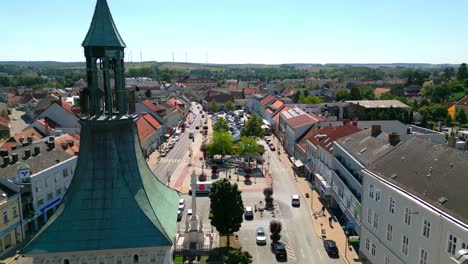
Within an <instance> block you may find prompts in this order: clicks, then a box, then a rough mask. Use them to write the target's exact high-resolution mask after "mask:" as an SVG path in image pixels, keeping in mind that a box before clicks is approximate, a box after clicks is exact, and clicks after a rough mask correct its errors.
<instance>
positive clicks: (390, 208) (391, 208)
mask: <svg viewBox="0 0 468 264" xmlns="http://www.w3.org/2000/svg"><path fill="white" fill-rule="evenodd" d="M388 211H389V212H390V213H391V214H394V213H395V200H393V198H392V197H390V200H389V203H388Z"/></svg>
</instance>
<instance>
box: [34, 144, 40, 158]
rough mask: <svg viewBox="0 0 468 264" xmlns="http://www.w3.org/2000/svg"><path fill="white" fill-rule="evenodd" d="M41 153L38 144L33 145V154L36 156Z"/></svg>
mask: <svg viewBox="0 0 468 264" xmlns="http://www.w3.org/2000/svg"><path fill="white" fill-rule="evenodd" d="M40 153H41V148H40V147H39V146H35V147H34V156H37V155H39V154H40Z"/></svg>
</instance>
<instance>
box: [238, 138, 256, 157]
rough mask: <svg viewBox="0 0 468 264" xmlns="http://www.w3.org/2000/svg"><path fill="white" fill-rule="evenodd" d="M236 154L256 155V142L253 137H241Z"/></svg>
mask: <svg viewBox="0 0 468 264" xmlns="http://www.w3.org/2000/svg"><path fill="white" fill-rule="evenodd" d="M237 152H238V154H239V155H248V154H257V153H258V145H257V140H256V139H255V138H254V137H242V138H241V140H240V141H239V143H237Z"/></svg>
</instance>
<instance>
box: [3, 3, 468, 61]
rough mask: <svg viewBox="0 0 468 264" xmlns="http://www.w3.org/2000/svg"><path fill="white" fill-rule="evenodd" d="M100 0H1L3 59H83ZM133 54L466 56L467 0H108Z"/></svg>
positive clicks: (167, 57)
mask: <svg viewBox="0 0 468 264" xmlns="http://www.w3.org/2000/svg"><path fill="white" fill-rule="evenodd" d="M95 3H96V2H95V0H66V1H65V0H62V1H58V0H55V1H53V0H41V1H38V0H15V1H2V3H1V8H0V25H2V26H1V27H0V35H1V42H0V48H1V52H0V60H26V61H35V60H55V61H84V56H83V49H82V48H81V42H82V41H83V39H84V37H85V35H86V32H87V30H88V28H89V23H90V21H91V18H92V15H93V12H94V6H95ZM108 3H109V6H110V9H111V12H112V14H113V18H114V21H115V23H116V25H117V28H118V29H119V32H120V34H121V36H122V37H123V39H124V41H125V43H126V44H127V49H126V50H127V53H126V54H127V56H126V57H127V60H130V54H131V55H132V56H131V58H132V60H133V61H140V53H141V54H142V58H143V60H144V61H147V60H156V61H172V53H173V52H174V57H175V60H176V61H181V62H184V61H185V58H186V57H185V54H187V60H188V62H205V60H206V54H208V62H209V63H267V64H280V63H389V62H428V63H456V64H458V63H461V62H468V15H467V14H468V1H466V0H448V1H440V0H437V1H434V0H391V1H390V0H326V1H324V0H321V1H317V0H288V1H285V0H281V1H276V0H235V1H219V0H218V1H211V0H198V1H194V0H172V1H167V0H165V1H162V0H137V1H129V0H108Z"/></svg>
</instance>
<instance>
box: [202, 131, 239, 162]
mask: <svg viewBox="0 0 468 264" xmlns="http://www.w3.org/2000/svg"><path fill="white" fill-rule="evenodd" d="M233 142H234V139H233V138H232V136H231V134H229V132H227V131H224V130H220V131H215V132H214V133H213V141H212V142H211V143H210V144H208V145H207V146H206V147H207V152H208V154H210V155H212V156H214V155H231V154H232V147H233V145H234V143H233Z"/></svg>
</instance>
